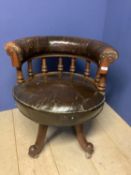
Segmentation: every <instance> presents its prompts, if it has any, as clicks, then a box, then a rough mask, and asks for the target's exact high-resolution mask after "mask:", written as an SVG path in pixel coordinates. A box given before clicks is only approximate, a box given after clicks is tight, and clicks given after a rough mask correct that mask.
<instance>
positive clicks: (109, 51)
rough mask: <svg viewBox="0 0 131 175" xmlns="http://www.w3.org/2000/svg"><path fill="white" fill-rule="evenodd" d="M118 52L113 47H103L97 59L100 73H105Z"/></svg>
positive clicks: (116, 57)
mask: <svg viewBox="0 0 131 175" xmlns="http://www.w3.org/2000/svg"><path fill="white" fill-rule="evenodd" d="M118 57H119V54H118V52H117V51H116V50H114V49H113V48H105V49H104V50H103V51H102V52H101V54H100V58H101V59H100V61H99V67H100V70H99V73H100V74H107V72H108V69H109V66H110V64H112V63H113V62H114V61H115V60H117V59H118Z"/></svg>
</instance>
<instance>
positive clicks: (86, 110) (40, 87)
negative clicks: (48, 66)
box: [14, 72, 105, 126]
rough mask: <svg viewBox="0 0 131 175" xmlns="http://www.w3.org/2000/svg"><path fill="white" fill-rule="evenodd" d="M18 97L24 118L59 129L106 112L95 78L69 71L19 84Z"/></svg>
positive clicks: (41, 76) (16, 97) (16, 94)
mask: <svg viewBox="0 0 131 175" xmlns="http://www.w3.org/2000/svg"><path fill="white" fill-rule="evenodd" d="M14 97H15V99H16V102H17V106H18V107H19V109H20V110H21V112H22V113H23V114H24V115H26V116H27V117H29V118H30V119H32V120H34V121H37V122H39V123H42V124H48V125H49V124H50V125H57V126H61V125H74V124H78V123H82V122H83V121H87V120H88V119H90V118H92V117H94V116H95V115H97V114H98V113H99V112H100V111H101V110H102V106H103V104H104V100H105V98H104V95H102V94H101V93H100V92H99V91H98V90H97V88H96V86H95V84H94V83H93V81H92V80H91V79H85V78H84V76H82V75H80V74H74V75H73V76H71V74H70V73H66V72H63V73H58V72H52V73H51V72H50V73H48V74H47V75H46V76H45V75H43V74H37V75H35V76H34V77H33V78H32V79H29V80H27V81H25V82H24V83H22V84H19V85H16V86H15V87H14Z"/></svg>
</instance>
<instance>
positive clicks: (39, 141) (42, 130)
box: [28, 125, 48, 158]
mask: <svg viewBox="0 0 131 175" xmlns="http://www.w3.org/2000/svg"><path fill="white" fill-rule="evenodd" d="M47 128H48V126H45V125H39V129H38V134H37V138H36V142H35V144H34V145H31V146H30V148H29V152H28V154H29V155H30V156H31V157H33V158H35V157H37V156H38V155H39V153H40V152H41V151H42V149H43V147H44V141H45V136H46V132H47Z"/></svg>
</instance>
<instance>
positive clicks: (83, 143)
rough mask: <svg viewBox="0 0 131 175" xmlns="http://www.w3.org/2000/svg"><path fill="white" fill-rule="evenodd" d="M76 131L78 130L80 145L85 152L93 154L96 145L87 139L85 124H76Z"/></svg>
mask: <svg viewBox="0 0 131 175" xmlns="http://www.w3.org/2000/svg"><path fill="white" fill-rule="evenodd" d="M75 131H76V136H77V139H78V142H79V144H80V146H81V147H82V149H83V150H84V151H85V152H88V153H89V155H90V156H91V155H92V153H93V152H94V146H93V144H92V143H90V142H88V141H87V140H86V137H85V134H84V128H83V124H80V125H76V126H75Z"/></svg>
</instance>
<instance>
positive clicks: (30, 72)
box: [28, 60, 33, 77]
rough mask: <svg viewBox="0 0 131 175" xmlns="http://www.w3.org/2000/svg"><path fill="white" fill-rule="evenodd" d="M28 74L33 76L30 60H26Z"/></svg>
mask: <svg viewBox="0 0 131 175" xmlns="http://www.w3.org/2000/svg"><path fill="white" fill-rule="evenodd" d="M28 76H29V77H33V71H32V60H28Z"/></svg>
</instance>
